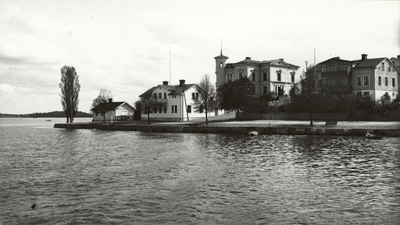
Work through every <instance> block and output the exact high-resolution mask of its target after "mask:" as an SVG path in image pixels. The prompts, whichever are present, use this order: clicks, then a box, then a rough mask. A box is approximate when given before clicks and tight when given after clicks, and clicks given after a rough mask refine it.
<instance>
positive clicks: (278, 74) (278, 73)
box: [276, 70, 282, 81]
mask: <svg viewBox="0 0 400 225" xmlns="http://www.w3.org/2000/svg"><path fill="white" fill-rule="evenodd" d="M281 74H282V71H281V70H278V71H276V75H277V80H278V81H281Z"/></svg>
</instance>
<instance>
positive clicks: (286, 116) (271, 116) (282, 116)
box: [236, 112, 348, 121]
mask: <svg viewBox="0 0 400 225" xmlns="http://www.w3.org/2000/svg"><path fill="white" fill-rule="evenodd" d="M236 117H237V119H241V120H305V121H308V120H310V114H309V113H243V112H240V113H239V114H238V115H237V116H236ZM312 118H313V120H315V121H318V120H319V121H330V120H334V121H347V120H348V115H347V114H346V113H313V114H312Z"/></svg>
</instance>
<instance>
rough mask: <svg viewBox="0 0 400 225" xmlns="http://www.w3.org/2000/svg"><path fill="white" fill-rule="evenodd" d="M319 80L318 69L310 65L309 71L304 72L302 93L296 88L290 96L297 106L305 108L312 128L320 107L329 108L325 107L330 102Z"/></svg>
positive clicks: (301, 85)
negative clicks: (314, 114)
mask: <svg viewBox="0 0 400 225" xmlns="http://www.w3.org/2000/svg"><path fill="white" fill-rule="evenodd" d="M318 82H319V78H318V76H317V73H316V67H315V66H313V65H310V66H308V67H307V71H306V72H305V71H303V74H302V76H301V81H300V92H299V90H298V89H297V88H298V87H297V86H295V87H294V89H293V90H291V92H290V95H291V97H294V100H295V101H296V103H297V105H299V106H301V107H305V108H306V110H307V111H308V113H309V116H310V126H313V125H314V123H313V117H312V116H313V113H314V112H315V111H316V110H317V109H318V108H320V107H322V105H323V107H328V105H325V104H326V103H328V102H329V101H330V99H331V98H330V96H329V95H327V93H326V92H325V90H324V89H323V88H322V87H321V86H320V85H319V83H318Z"/></svg>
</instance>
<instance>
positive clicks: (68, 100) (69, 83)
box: [59, 66, 81, 123]
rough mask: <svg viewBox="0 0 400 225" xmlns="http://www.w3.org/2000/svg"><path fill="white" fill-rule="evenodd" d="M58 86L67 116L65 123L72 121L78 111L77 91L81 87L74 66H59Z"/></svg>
mask: <svg viewBox="0 0 400 225" xmlns="http://www.w3.org/2000/svg"><path fill="white" fill-rule="evenodd" d="M59 87H60V89H61V94H60V97H61V104H62V106H63V110H64V113H65V116H66V118H67V123H72V122H73V121H74V117H75V115H76V112H77V111H78V104H79V91H80V89H81V85H80V84H79V76H78V74H77V73H76V71H75V68H74V67H72V66H63V67H62V68H61V83H60V84H59Z"/></svg>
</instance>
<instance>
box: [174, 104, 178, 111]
mask: <svg viewBox="0 0 400 225" xmlns="http://www.w3.org/2000/svg"><path fill="white" fill-rule="evenodd" d="M175 113H178V106H177V105H175Z"/></svg>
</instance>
